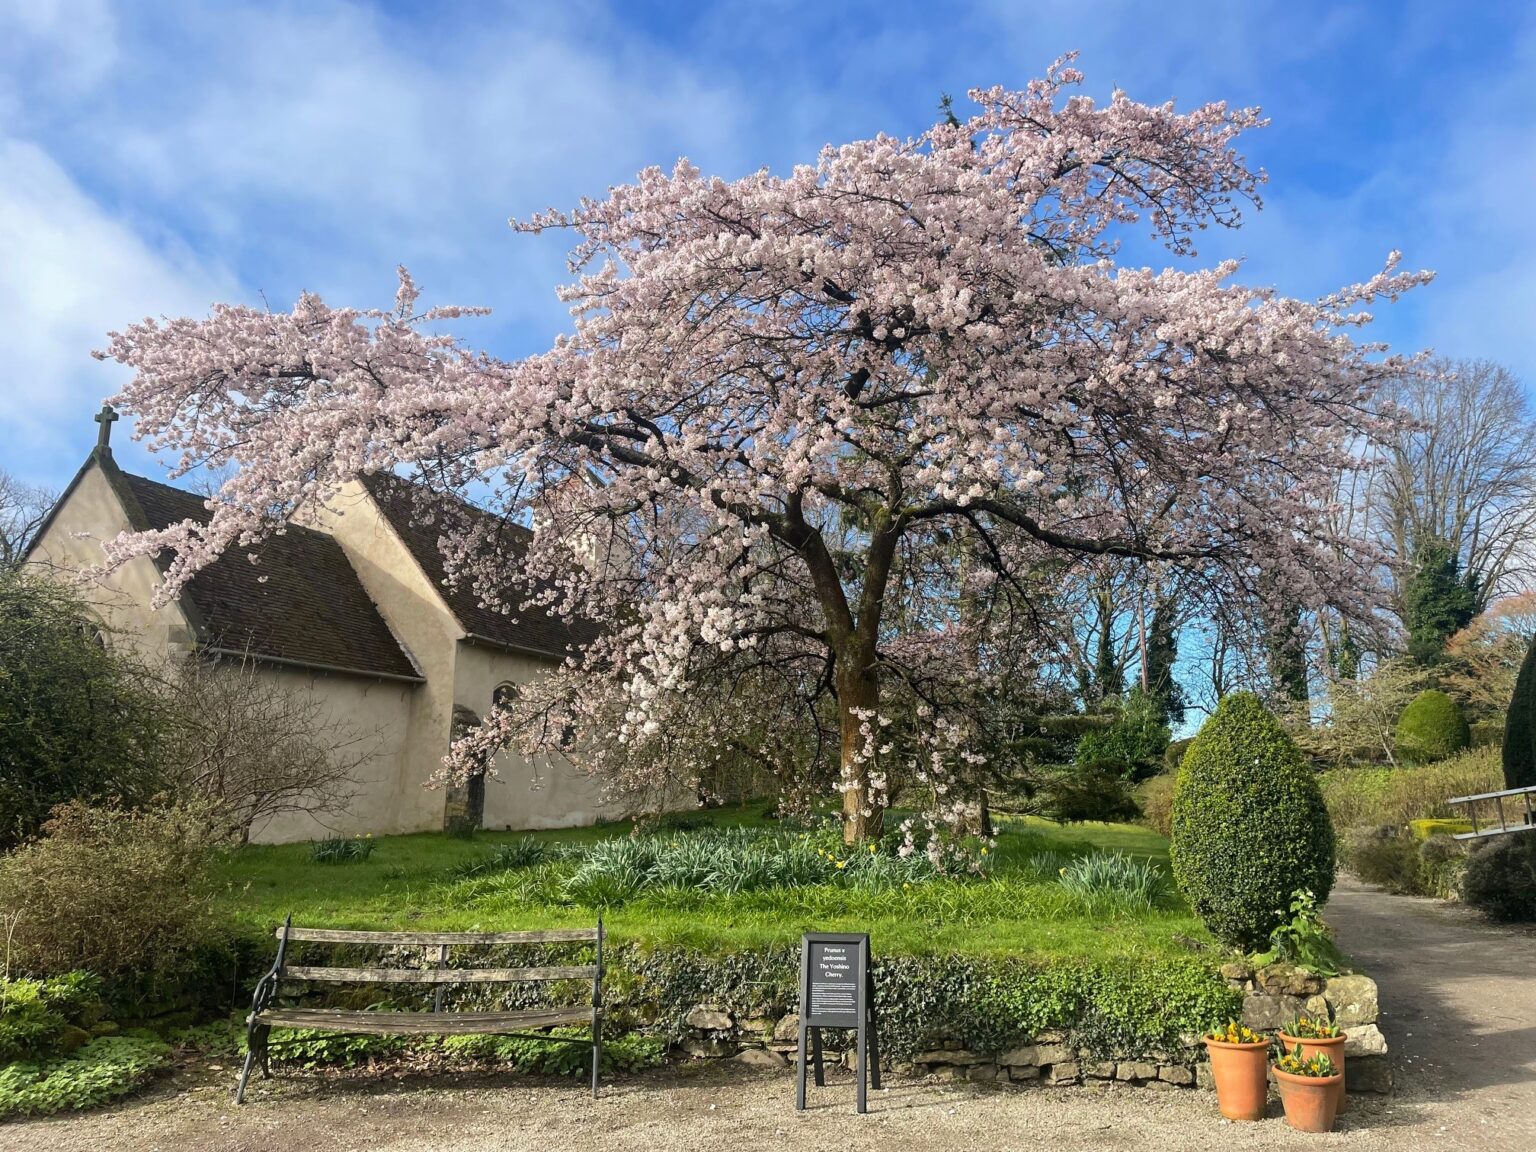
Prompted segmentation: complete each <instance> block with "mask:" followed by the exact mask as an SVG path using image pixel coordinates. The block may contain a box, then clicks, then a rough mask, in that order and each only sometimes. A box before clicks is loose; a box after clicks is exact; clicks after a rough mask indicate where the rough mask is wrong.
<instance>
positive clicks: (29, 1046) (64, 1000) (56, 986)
mask: <svg viewBox="0 0 1536 1152" xmlns="http://www.w3.org/2000/svg"><path fill="white" fill-rule="evenodd" d="M100 992H101V982H100V981H99V980H97V979H96V977H95V976H94V975H92V974H91V973H89V972H66V973H65V974H64V975H62V976H57V977H54V978H52V979H49V980H27V979H5V978H0V1064H8V1063H10V1062H11V1061H13V1060H32V1059H39V1058H42V1057H45V1056H52V1055H54V1054H56V1053H57V1052H58V1051H59V1050H60V1048H61V1047H62V1046H63V1045H64V1043H65V1039H66V1032H67V1030H68V1029H70V1028H72V1027H73V1028H76V1029H79V1028H81V1027H86V1028H88V1027H90V1026H91V1025H92V1024H95V1023H96V1022H97V1021H98V1020H100V1019H101V1016H102V1012H103V1006H102V1004H101V995H100Z"/></svg>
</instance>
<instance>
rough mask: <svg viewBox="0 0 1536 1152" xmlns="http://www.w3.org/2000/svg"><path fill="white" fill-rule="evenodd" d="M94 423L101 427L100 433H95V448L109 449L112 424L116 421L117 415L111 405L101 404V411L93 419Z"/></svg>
mask: <svg viewBox="0 0 1536 1152" xmlns="http://www.w3.org/2000/svg"><path fill="white" fill-rule="evenodd" d="M93 419H94V420H95V421H96V423H98V424H100V425H101V431H99V432H97V433H96V447H98V448H110V447H111V446H112V445H111V441H112V422H113V421H114V420H116V419H117V413H116V412H115V411H113V409H112V405H110V404H103V405H102V406H101V411H100V412H98V413H96V415H95V416H94V417H93Z"/></svg>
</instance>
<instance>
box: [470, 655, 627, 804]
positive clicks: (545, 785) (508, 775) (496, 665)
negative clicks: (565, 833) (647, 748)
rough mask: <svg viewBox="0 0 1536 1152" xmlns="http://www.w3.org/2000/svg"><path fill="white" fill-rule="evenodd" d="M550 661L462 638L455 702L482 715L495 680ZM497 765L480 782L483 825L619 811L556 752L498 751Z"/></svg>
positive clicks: (533, 675)
mask: <svg viewBox="0 0 1536 1152" xmlns="http://www.w3.org/2000/svg"><path fill="white" fill-rule="evenodd" d="M553 667H554V664H553V662H552V661H549V660H545V659H540V658H538V657H535V656H526V655H523V654H521V653H517V652H509V651H506V650H505V649H501V648H494V647H492V646H490V645H488V644H474V643H461V644H460V645H459V651H458V664H457V673H456V675H455V677H454V685H453V688H454V702H455V703H457V704H460V705H462V706H463V707H465V708H468V709H470V710H471V711H473V712H474V713H475V715H477V716H481V717H483V716H485V714H486V713H487V712H489V711H490V709H491V701H492V698H493V696H494V695H495V692H496V689H497V687H498V686H499V685H502V684H507V683H511V684H527V683H529V682H531V681H533V680H535V679H537V678H538V677H539V676H542V675H544V674H545V673H547V672H548V671H549V670H550V669H551V668H553ZM496 769H497V775H496V776H493V777H490V778H488V779H487V780H486V782H485V819H484V826H485V827H486V828H494V829H503V828H511V829H525V828H528V829H531V828H572V827H576V826H579V825H582V824H591V823H593V822H594V821H596V820H612V819H616V818H617V817H619V816H622V815H623V812H622V811H620V810H619V809H618V808H615V807H613V806H605V805H604V804H603V803H602V795H601V792H602V788H601V785H600V784H599V783H598V782H597V781H595V780H593V779H592V778H591V777H590V776H587V775H585V774H584V773H582V772H581V771H580V770H579V769H577V768H576V767H575V765H573V764H572V763H571V762H570V761H569V760H567V759H566V758H565V757H564V756H561V755H559V754H558V753H552V754H548V755H538V756H534V757H526V756H523V755H522V754H521V753H518V752H512V751H506V752H502V753H501V755H500V756H498V757H497V758H496Z"/></svg>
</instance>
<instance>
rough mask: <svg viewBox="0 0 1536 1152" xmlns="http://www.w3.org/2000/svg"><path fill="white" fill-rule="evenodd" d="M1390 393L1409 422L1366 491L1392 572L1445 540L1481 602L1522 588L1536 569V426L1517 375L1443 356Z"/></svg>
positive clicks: (1402, 573) (1398, 575)
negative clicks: (1369, 488)
mask: <svg viewBox="0 0 1536 1152" xmlns="http://www.w3.org/2000/svg"><path fill="white" fill-rule="evenodd" d="M1387 398H1388V399H1390V400H1391V401H1392V402H1393V403H1394V404H1395V405H1396V406H1397V407H1398V408H1399V409H1401V410H1402V411H1403V412H1404V413H1405V414H1406V415H1407V416H1408V417H1409V418H1410V421H1411V422H1410V423H1407V424H1405V425H1404V426H1403V428H1402V430H1401V431H1400V432H1399V433H1398V434H1397V435H1396V437H1395V438H1394V439H1393V441H1392V443H1391V444H1390V446H1389V448H1388V449H1387V452H1386V456H1385V458H1384V459H1383V461H1382V468H1381V469H1380V471H1379V472H1378V473H1377V476H1376V481H1375V483H1374V485H1373V486H1372V489H1371V492H1370V494H1369V504H1370V514H1371V517H1372V521H1373V526H1374V529H1375V531H1376V533H1377V536H1378V538H1379V539H1380V541H1381V543H1382V545H1383V547H1384V548H1386V550H1387V551H1388V552H1389V553H1390V554H1391V556H1392V558H1393V561H1394V564H1393V569H1394V571H1393V577H1394V579H1397V580H1399V581H1400V580H1402V579H1404V578H1406V576H1407V575H1408V573H1409V572H1410V571H1411V568H1412V565H1413V562H1414V560H1415V558H1416V557H1417V556H1418V555H1419V552H1420V550H1421V549H1422V548H1424V547H1426V546H1428V545H1430V544H1443V545H1445V546H1446V547H1448V548H1450V549H1451V550H1452V551H1453V552H1455V554H1456V556H1457V558H1458V559H1459V561H1460V563H1461V568H1462V571H1463V572H1465V573H1467V574H1468V575H1470V576H1473V577H1474V578H1475V580H1476V586H1477V588H1478V592H1479V596H1480V598H1481V602H1480V604H1479V609H1481V608H1485V607H1486V606H1487V604H1488V603H1489V602H1490V601H1492V600H1493V599H1495V598H1497V597H1498V596H1501V595H1504V594H1506V593H1509V592H1514V591H1518V590H1519V589H1520V588H1522V587H1524V586H1525V585H1526V584H1527V583H1528V582H1529V580H1530V578H1531V576H1532V574H1533V572H1536V549H1533V547H1532V543H1533V535H1536V423H1533V422H1532V418H1531V411H1530V405H1529V402H1528V401H1527V400H1526V396H1525V390H1524V388H1523V387H1522V385H1521V383H1520V381H1519V379H1518V378H1517V377H1515V376H1514V374H1513V373H1511V372H1510V371H1509V370H1508V369H1506V368H1504V367H1502V366H1501V365H1499V364H1495V363H1493V362H1492V361H1489V360H1437V361H1433V362H1431V363H1429V364H1427V365H1425V366H1424V368H1423V369H1422V370H1421V371H1419V372H1416V373H1414V374H1412V375H1410V376H1405V377H1403V378H1402V379H1400V380H1398V381H1396V383H1395V384H1394V386H1393V387H1392V388H1390V389H1389V392H1388V397H1387Z"/></svg>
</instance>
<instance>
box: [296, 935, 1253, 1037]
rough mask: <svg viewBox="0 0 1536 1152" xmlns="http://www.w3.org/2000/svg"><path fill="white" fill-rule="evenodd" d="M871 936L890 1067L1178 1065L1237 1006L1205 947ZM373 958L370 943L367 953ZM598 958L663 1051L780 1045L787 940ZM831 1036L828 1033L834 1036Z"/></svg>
mask: <svg viewBox="0 0 1536 1152" xmlns="http://www.w3.org/2000/svg"><path fill="white" fill-rule="evenodd" d="M878 946H879V944H878V941H875V948H876V953H877V954H876V956H875V959H874V964H873V968H874V976H875V996H876V1003H877V1005H878V1009H879V1029H880V1047H881V1052H882V1055H883V1056H884V1057H885V1059H886V1060H887V1061H888V1062H890V1063H894V1064H897V1065H901V1064H912V1063H914V1062H916V1063H918V1064H922V1063H933V1062H945V1061H944V1060H943V1058H940V1059H939V1060H938V1061H925V1060H924V1059H923V1056H924V1054H925V1053H931V1052H933V1051H936V1050H947V1051H951V1052H952V1051H955V1050H961V1051H964V1052H974V1053H988V1054H992V1055H993V1056H996V1055H1000V1054H1003V1053H1007V1052H1010V1051H1016V1050H1018V1049H1020V1048H1023V1047H1025V1046H1028V1045H1031V1044H1035V1043H1039V1042H1041V1041H1047V1042H1052V1043H1063V1042H1065V1043H1068V1044H1070V1045H1071V1047H1072V1049H1073V1051H1074V1053H1076V1054H1083V1055H1091V1056H1093V1057H1094V1058H1102V1059H1106V1060H1115V1059H1120V1060H1154V1061H1168V1060H1176V1061H1177V1062H1179V1063H1181V1064H1190V1063H1192V1062H1193V1059H1194V1053H1193V1050H1192V1046H1193V1044H1194V1040H1195V1037H1197V1036H1198V1034H1199V1033H1200V1032H1201V1031H1203V1030H1204V1029H1206V1028H1208V1027H1210V1026H1212V1025H1214V1024H1216V1023H1218V1022H1221V1021H1224V1020H1226V1019H1228V1018H1229V1017H1231V1016H1235V1015H1237V1014H1238V1013H1239V1012H1240V1011H1241V1008H1242V993H1241V991H1240V990H1235V989H1233V988H1232V987H1230V986H1229V984H1228V982H1227V980H1226V979H1225V978H1224V977H1223V976H1222V974H1221V972H1220V961H1219V958H1218V957H1216V956H1215V955H1210V954H1204V953H1191V954H1190V955H1189V956H1188V957H1178V958H1168V957H1163V958H1149V959H1146V960H1133V959H1128V958H1117V959H1110V960H1087V959H1082V958H1077V959H1072V960H1068V959H1063V958H1035V957H1017V958H998V957H977V956H966V955H933V956H886V957H882V956H879V955H878ZM305 953H306V959H305V961H304V962H310V961H311V960H313V961H314V962H319V957H320V955H321V954H322V953H325V954H328V956H329V958H331V959H332V960H333V961H334V962H335V963H346V964H352V963H359V962H362V961H363V960H364V956H363V955H362V954H361V952H360V951H359V950H356V949H344V948H322V947H320V946H313V945H311V946H306V948H305ZM571 955H572V954H571V952H570V951H569V950H565V951H560V950H558V949H555V948H549V949H517V950H513V949H502V948H495V949H485V950H483V951H481V952H480V954H479V955H477V956H475V957H474V958H473V959H467V958H458V959H457V960H456V962H457V963H462V964H465V965H471V964H473V965H476V966H479V965H502V964H506V965H508V966H510V965H512V964H528V963H535V964H544V963H558V962H569V961H570V958H571ZM376 957H377V952H376V951H375V952H373V953H372V958H373V959H374V960H375V962H376ZM391 962H392V963H394V962H399V963H408V962H411V960H410V957H409V953H408V952H407V951H405V950H402V951H401V952H400V954H399V955H398V956H395V957H393V958H392V959H391ZM604 963H605V968H606V979H605V982H604V998H605V1001H606V1004H607V1009H608V1019H609V1021H610V1025H611V1027H613V1028H614V1029H615V1030H616V1031H639V1032H644V1033H646V1034H650V1035H654V1036H658V1037H660V1038H663V1039H664V1040H666V1041H667V1042H668V1044H669V1045H671V1046H672V1047H673V1049H674V1050H675V1051H678V1052H682V1053H686V1054H689V1055H695V1056H718V1055H729V1054H732V1053H734V1052H736V1051H737V1050H738V1049H740V1048H743V1047H746V1048H764V1049H769V1050H771V1049H774V1048H778V1049H779V1050H783V1049H784V1048H785V1047H787V1046H788V1045H787V1043H786V1040H785V1037H786V1034H787V1033H788V1032H789V1028H790V1026H792V1021H793V1017H794V1013H795V1011H796V1007H797V996H798V992H797V986H796V984H797V980H798V976H799V965H800V958H799V953H798V950H797V949H795V948H791V947H776V948H763V949H750V950H737V951H731V952H726V953H723V954H711V953H705V952H701V951H697V950H693V949H687V948H679V947H658V946H650V945H646V944H643V943H634V942H616V943H614V944H613V945H611V946H610V947H609V948H608V949H607V950H606V951H605V954H604ZM296 991H298V992H299V993H300V994H301V995H303V993H304V990H303V989H298V990H296ZM586 991H587V988H586V987H585V986H583V985H579V984H569V985H560V984H556V985H534V986H524V985H518V986H510V987H496V986H491V987H486V986H477V987H466V988H463V989H461V990H459V991H458V993H457V995H456V998H455V999H454V1000H452V1001H450V1007H458V1008H480V1009H488V1008H492V1007H503V1008H523V1007H532V1006H535V1005H537V1004H539V1003H543V1002H549V1001H563V1002H565V1003H573V1002H574V1003H580V1002H581V999H582V997H583V995H584V994H585V993H586ZM314 995H315V996H317V997H318V996H323V997H329V998H330V1000H331V1001H332V1002H346V1003H350V999H349V996H350V994H349V993H348V992H347V991H345V990H342V991H339V992H338V991H337V990H336V989H334V988H317V989H315V990H314ZM396 996H397V999H396V1001H395V1003H396V1005H397V1006H399V1007H402V1008H413V1007H425V1006H426V994H425V993H417V992H415V991H414V990H410V989H402V990H401V991H400V992H399V993H397V994H396ZM368 998H369V999H370V1001H374V1002H376V1001H377V998H378V993H377V990H372V989H371V990H369V993H368ZM786 1020H787V1021H789V1024H786ZM839 1046H840V1045H839V1044H838V1043H837V1042H836V1040H835V1039H834V1041H833V1043H832V1047H833V1048H834V1049H836V1048H838V1047H839ZM1076 1058H1077V1056H1076V1055H1075V1056H1074V1059H1076Z"/></svg>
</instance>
